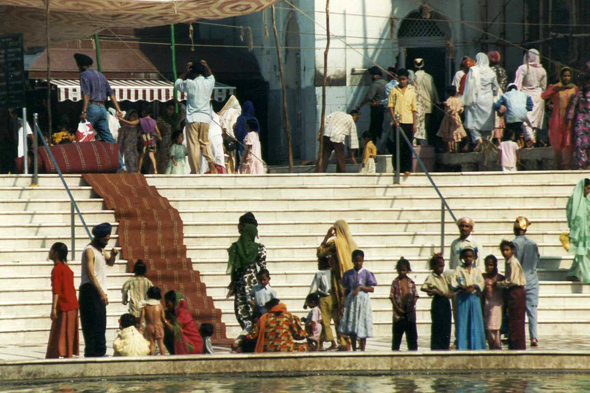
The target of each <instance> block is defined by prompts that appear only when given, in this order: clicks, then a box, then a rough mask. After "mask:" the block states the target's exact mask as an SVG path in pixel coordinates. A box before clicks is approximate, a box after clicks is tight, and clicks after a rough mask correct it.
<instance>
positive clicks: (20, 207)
mask: <svg viewBox="0 0 590 393" xmlns="http://www.w3.org/2000/svg"><path fill="white" fill-rule="evenodd" d="M74 198H75V200H76V204H77V205H78V208H79V209H80V210H92V211H97V210H102V209H104V208H105V204H104V201H103V200H102V199H98V198H76V197H74ZM71 203H72V202H71V200H70V199H69V198H68V197H67V195H65V198H64V197H63V196H62V198H50V197H47V198H37V199H26V198H18V199H2V200H0V206H2V208H3V209H6V210H11V211H22V212H38V211H48V210H57V211H62V212H69V211H70V206H71Z"/></svg>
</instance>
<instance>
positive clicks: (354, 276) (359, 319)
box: [338, 269, 377, 338]
mask: <svg viewBox="0 0 590 393" xmlns="http://www.w3.org/2000/svg"><path fill="white" fill-rule="evenodd" d="M342 286H343V287H345V288H346V292H347V296H346V303H345V305H344V315H343V316H342V320H341V321H340V325H339V327H338V328H339V331H340V333H342V334H346V335H351V334H354V335H356V336H357V337H358V338H368V337H373V309H372V308H371V297H370V296H369V294H368V293H367V292H364V291H359V293H358V295H356V296H354V295H353V294H352V291H353V290H354V289H355V288H356V287H359V286H360V287H374V286H377V280H376V279H375V276H374V275H373V273H371V272H370V271H368V270H366V269H361V270H359V271H358V272H357V271H356V270H354V269H351V270H349V271H347V272H346V273H344V276H343V277H342Z"/></svg>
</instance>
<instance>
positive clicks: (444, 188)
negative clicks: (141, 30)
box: [0, 172, 590, 345]
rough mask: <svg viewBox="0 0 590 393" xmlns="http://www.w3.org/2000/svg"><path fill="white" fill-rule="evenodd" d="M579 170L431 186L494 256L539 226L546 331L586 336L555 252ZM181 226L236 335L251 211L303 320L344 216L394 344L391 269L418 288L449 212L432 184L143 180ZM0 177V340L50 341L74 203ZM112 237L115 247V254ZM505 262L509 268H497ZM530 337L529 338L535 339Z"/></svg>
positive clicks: (313, 178)
mask: <svg viewBox="0 0 590 393" xmlns="http://www.w3.org/2000/svg"><path fill="white" fill-rule="evenodd" d="M586 175H587V174H585V173H582V172H519V173H515V174H502V173H498V172H495V173H448V174H436V175H434V176H433V177H434V180H435V182H436V183H437V184H438V186H439V188H440V190H441V192H442V194H443V195H444V196H445V198H446V199H447V202H448V203H449V205H450V207H451V208H452V209H453V212H454V213H455V215H456V216H457V217H460V216H465V215H467V216H470V217H472V218H473V219H474V220H475V233H474V236H477V239H478V240H479V241H480V243H481V244H482V246H483V248H484V252H485V253H486V254H489V253H494V254H495V255H496V256H500V253H499V251H498V245H499V243H500V241H501V240H502V239H505V238H506V239H512V238H513V234H512V223H513V221H514V218H515V217H516V216H518V215H524V216H527V217H528V218H529V219H530V220H531V221H532V226H531V227H530V230H529V233H528V234H529V236H530V237H531V238H532V239H534V240H535V241H536V242H537V243H538V244H539V249H540V252H541V256H542V258H541V263H540V265H539V275H540V279H541V290H540V301H539V334H540V335H541V336H548V335H552V336H560V335H564V336H565V335H567V336H572V335H573V336H588V335H590V313H589V311H590V286H588V285H582V284H578V283H574V284H573V283H570V282H567V281H564V279H565V277H566V274H567V270H568V268H569V266H570V265H571V262H572V257H571V256H570V255H568V254H567V253H566V252H565V251H564V250H563V248H562V247H561V245H560V244H559V239H558V237H559V234H560V233H562V232H565V231H567V223H566V219H565V211H564V208H565V205H566V202H567V198H568V197H569V195H570V194H571V192H572V189H573V186H574V185H575V184H576V182H577V181H578V180H580V179H581V178H583V177H585V176H586ZM147 178H148V183H149V184H150V185H154V186H156V187H157V188H158V191H159V192H160V194H161V195H163V196H165V197H167V198H168V199H169V200H170V202H171V204H172V206H174V207H175V208H177V209H178V210H179V211H180V214H181V217H182V219H183V221H184V230H185V244H186V246H187V248H188V256H189V257H190V258H191V259H192V261H193V264H194V265H193V266H194V269H195V270H198V271H200V272H201V279H202V280H203V282H205V283H206V285H207V294H208V295H209V296H212V297H213V299H214V301H215V305H216V307H217V308H219V309H221V310H222V311H223V321H224V322H225V323H226V326H227V335H228V337H235V336H236V335H237V334H238V333H239V332H240V330H241V329H240V328H239V326H238V324H237V322H236V320H235V317H234V314H233V299H226V293H227V289H226V287H227V285H228V283H229V279H228V276H227V275H226V268H227V251H226V249H227V248H228V247H229V245H230V244H231V243H232V242H233V241H235V240H236V239H237V237H238V233H237V223H238V218H239V216H240V215H242V214H243V213H244V212H247V211H252V212H253V213H254V214H255V215H256V218H257V220H258V222H259V235H260V239H261V242H262V243H263V244H265V245H266V248H267V260H268V268H269V270H270V272H271V276H272V279H271V285H272V286H273V287H274V288H275V289H276V290H277V292H278V295H279V298H280V299H281V300H282V301H284V302H285V303H286V304H287V306H288V309H289V310H290V311H292V312H294V313H296V314H297V315H300V316H304V315H305V314H306V311H304V310H303V303H304V299H305V296H306V295H307V293H308V288H309V284H310V282H311V280H312V277H313V275H314V273H315V271H316V269H317V261H316V257H315V254H316V247H317V246H318V245H319V244H320V242H321V241H322V239H323V238H324V235H325V233H326V231H327V230H328V228H329V227H330V226H331V225H332V224H333V223H334V222H335V221H336V220H337V219H345V220H347V221H348V223H349V224H350V228H351V230H352V232H353V234H354V237H355V239H356V241H357V243H358V245H359V247H361V248H362V249H363V250H364V251H365V255H366V262H365V267H366V268H367V269H369V270H371V271H373V272H374V273H375V276H376V278H377V281H378V283H379V284H378V286H377V288H376V290H375V293H374V294H372V306H373V319H374V323H375V330H374V333H375V336H381V337H386V336H390V335H391V319H392V313H391V303H390V301H389V298H388V296H389V288H390V285H391V281H392V280H393V279H394V278H395V276H396V273H395V262H396V261H397V260H398V259H399V258H400V257H401V256H404V257H406V258H407V259H409V260H410V262H411V263H412V269H413V271H412V273H411V277H412V278H413V279H414V280H415V281H416V282H417V284H418V285H420V284H421V283H422V282H423V281H424V279H425V277H426V275H427V274H428V273H429V272H428V269H427V264H428V262H427V261H428V259H429V258H430V257H431V256H432V254H433V253H435V252H439V251H440V246H441V245H440V242H441V236H440V235H441V233H440V232H441V231H440V230H441V226H440V218H441V202H440V199H439V198H438V196H437V195H436V193H435V191H434V189H433V188H432V186H431V185H430V184H429V182H428V180H427V178H426V177H425V176H424V175H419V174H416V175H412V176H410V177H409V178H405V179H402V184H401V185H394V184H393V177H392V176H391V175H382V176H381V175H370V176H364V175H351V174H341V175H315V174H309V175H302V174H300V175H266V176H204V177H201V176H156V175H154V176H147ZM66 180H67V182H68V184H69V186H70V187H71V190H72V193H73V195H74V197H75V199H76V201H77V203H78V205H79V206H80V209H81V211H82V214H83V216H84V218H85V220H86V222H87V223H88V224H89V226H93V225H95V224H98V223H101V222H105V221H109V222H111V223H113V224H114V225H115V229H116V228H117V225H116V223H115V222H114V220H115V216H114V212H113V211H109V210H105V207H104V202H103V200H102V199H101V198H99V197H98V196H97V195H96V194H95V193H94V192H93V190H92V189H91V188H90V187H89V186H88V185H86V184H85V183H84V180H83V179H82V177H81V176H79V175H68V176H66ZM39 183H40V186H39V187H30V186H29V185H30V177H24V176H20V177H19V176H0V216H1V217H2V221H1V222H0V344H2V345H38V344H43V343H46V342H47V339H48V336H49V327H50V324H51V322H50V319H49V312H50V304H51V284H50V272H51V268H52V262H51V261H48V260H47V253H48V250H49V247H50V246H51V245H52V244H53V243H54V242H57V241H62V242H64V243H66V244H67V245H68V247H69V246H70V238H71V236H70V202H69V199H68V197H67V194H66V192H65V190H64V188H63V186H62V184H61V181H60V179H59V178H58V177H57V176H50V175H44V176H41V177H40V181H39ZM445 217H446V222H445V233H446V236H445V248H444V255H445V257H448V253H449V246H450V244H451V241H452V240H453V239H454V238H455V237H456V236H457V228H456V226H455V225H454V222H452V219H451V217H450V215H449V214H448V213H447V214H445ZM76 236H77V238H76V252H75V259H74V260H72V261H70V262H69V264H70V266H71V267H72V269H73V271H74V273H75V275H76V285H78V283H79V279H80V255H81V251H82V249H83V248H84V246H85V245H86V244H87V243H88V238H87V236H86V234H85V231H84V228H83V227H82V225H81V223H80V221H79V220H76ZM117 239H118V237H117V235H116V234H115V235H114V236H112V240H111V244H110V245H109V247H108V249H110V247H111V246H112V245H116V243H117ZM124 258H125V256H124V255H122V256H121V260H119V261H117V263H116V265H115V266H114V267H111V268H108V276H109V277H108V291H109V301H110V304H109V306H108V308H107V312H108V323H107V325H108V332H107V339H108V340H109V341H111V340H112V339H113V338H114V333H115V330H116V328H117V325H118V323H117V320H118V318H119V317H120V315H121V314H123V313H124V312H125V311H126V307H125V306H123V305H122V304H121V292H120V288H121V286H122V284H123V283H124V282H125V281H126V280H127V279H128V278H129V277H130V276H131V275H130V274H129V273H127V272H126V262H125V260H124ZM502 266H503V263H501V267H502ZM429 309H430V301H429V299H428V297H427V296H426V295H425V294H421V298H420V300H419V301H418V325H419V334H420V335H422V336H428V335H429V334H430V312H429ZM527 334H528V333H527Z"/></svg>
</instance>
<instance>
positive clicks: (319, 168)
mask: <svg viewBox="0 0 590 393" xmlns="http://www.w3.org/2000/svg"><path fill="white" fill-rule="evenodd" d="M329 51H330V0H326V49H325V50H324V81H323V83H322V115H321V119H320V132H319V134H318V139H319V142H320V151H319V153H318V165H317V168H316V172H323V168H324V163H323V162H322V161H323V158H322V156H323V151H324V128H325V127H326V85H327V84H328V52H329ZM327 167H328V163H326V168H327Z"/></svg>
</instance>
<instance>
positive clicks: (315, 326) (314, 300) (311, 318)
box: [304, 293, 322, 352]
mask: <svg viewBox="0 0 590 393" xmlns="http://www.w3.org/2000/svg"><path fill="white" fill-rule="evenodd" d="M305 303H306V305H307V307H309V308H310V309H311V311H310V312H309V314H307V317H306V318H304V320H305V331H307V343H308V344H309V348H310V349H309V350H310V351H311V352H317V351H319V350H320V335H321V334H322V318H321V316H322V312H321V311H320V308H319V307H318V306H319V304H320V297H319V295H318V294H317V293H310V294H309V295H307V298H306V299H305Z"/></svg>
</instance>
